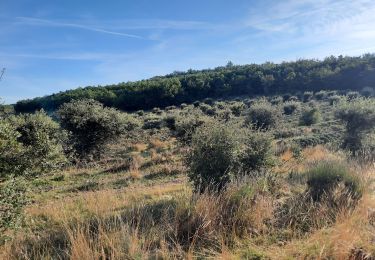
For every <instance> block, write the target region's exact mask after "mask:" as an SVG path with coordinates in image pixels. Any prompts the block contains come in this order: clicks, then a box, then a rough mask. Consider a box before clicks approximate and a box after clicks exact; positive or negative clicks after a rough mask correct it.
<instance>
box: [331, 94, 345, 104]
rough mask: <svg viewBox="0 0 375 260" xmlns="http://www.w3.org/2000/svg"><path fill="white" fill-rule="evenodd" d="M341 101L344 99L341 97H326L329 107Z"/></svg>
mask: <svg viewBox="0 0 375 260" xmlns="http://www.w3.org/2000/svg"><path fill="white" fill-rule="evenodd" d="M343 99H344V98H343V97H342V96H339V95H332V96H329V97H328V102H329V104H330V105H331V106H333V105H336V104H338V103H340V102H341V101H343Z"/></svg>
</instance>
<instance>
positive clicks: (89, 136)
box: [57, 99, 138, 160]
mask: <svg viewBox="0 0 375 260" xmlns="http://www.w3.org/2000/svg"><path fill="white" fill-rule="evenodd" d="M57 115H58V118H59V120H60V122H61V126H62V127H63V128H64V129H66V130H67V131H69V132H70V133H71V142H72V145H73V147H74V149H75V151H76V153H77V155H78V158H79V159H81V160H82V159H84V160H90V159H91V158H94V159H98V158H100V155H101V153H102V151H103V147H104V146H105V145H106V144H107V143H109V142H111V141H114V140H116V139H117V138H118V137H119V136H120V135H121V134H123V133H125V132H126V131H129V130H132V129H134V128H135V127H136V126H138V122H137V121H136V120H135V118H133V117H131V116H130V115H128V114H126V113H121V112H119V111H118V110H116V109H113V108H106V107H104V106H103V105H102V104H101V103H99V102H98V101H95V100H92V99H87V100H74V101H71V102H69V103H65V104H63V105H62V106H61V107H60V108H59V110H58V111H57Z"/></svg>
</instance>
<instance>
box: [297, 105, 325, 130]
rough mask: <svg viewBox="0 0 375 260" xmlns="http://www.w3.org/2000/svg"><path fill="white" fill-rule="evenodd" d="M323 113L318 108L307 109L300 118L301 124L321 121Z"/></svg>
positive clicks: (307, 124)
mask: <svg viewBox="0 0 375 260" xmlns="http://www.w3.org/2000/svg"><path fill="white" fill-rule="evenodd" d="M320 119H321V115H320V111H319V109H318V108H312V109H309V110H305V111H304V112H303V113H302V115H301V118H300V123H301V125H306V126H309V125H313V124H316V123H318V122H319V121H320Z"/></svg>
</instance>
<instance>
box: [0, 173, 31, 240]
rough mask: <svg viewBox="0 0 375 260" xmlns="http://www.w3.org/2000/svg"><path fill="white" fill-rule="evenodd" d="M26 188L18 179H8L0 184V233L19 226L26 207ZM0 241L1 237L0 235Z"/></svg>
mask: <svg viewBox="0 0 375 260" xmlns="http://www.w3.org/2000/svg"><path fill="white" fill-rule="evenodd" d="M25 192H26V186H25V183H24V182H23V181H22V180H20V179H14V178H12V179H10V180H8V181H6V182H4V183H2V184H0V232H1V233H3V231H4V230H6V229H7V228H14V227H17V226H19V224H20V221H21V220H22V217H23V214H22V213H23V208H24V206H25V205H26V202H27V198H26V195H25ZM0 239H1V235H0Z"/></svg>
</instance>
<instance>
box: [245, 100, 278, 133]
mask: <svg viewBox="0 0 375 260" xmlns="http://www.w3.org/2000/svg"><path fill="white" fill-rule="evenodd" d="M277 115H278V111H277V109H275V108H273V107H272V106H271V105H270V104H269V103H267V102H262V101H261V102H258V103H256V104H254V105H253V106H252V107H250V109H249V113H248V115H247V118H246V123H247V124H252V125H253V126H254V127H255V128H256V129H270V128H272V127H273V126H275V124H276V122H277Z"/></svg>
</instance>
